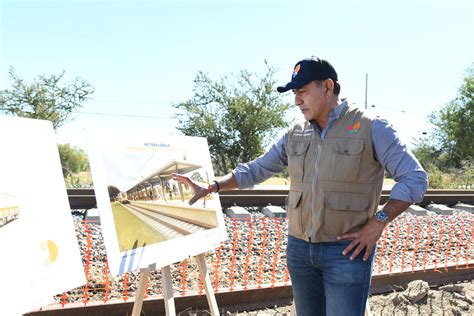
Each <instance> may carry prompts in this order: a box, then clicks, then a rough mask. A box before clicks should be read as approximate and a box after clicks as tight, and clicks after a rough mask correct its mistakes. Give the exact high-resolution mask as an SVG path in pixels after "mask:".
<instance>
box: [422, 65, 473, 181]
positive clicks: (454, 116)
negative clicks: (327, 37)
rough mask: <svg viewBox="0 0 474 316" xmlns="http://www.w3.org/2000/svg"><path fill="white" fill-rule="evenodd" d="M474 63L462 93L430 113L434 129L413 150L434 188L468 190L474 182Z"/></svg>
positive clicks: (467, 72) (465, 78) (461, 89)
mask: <svg viewBox="0 0 474 316" xmlns="http://www.w3.org/2000/svg"><path fill="white" fill-rule="evenodd" d="M473 112H474V64H472V65H471V66H470V67H469V68H468V69H467V71H466V76H465V77H464V80H463V83H462V85H461V87H460V88H459V92H458V96H457V97H456V98H455V99H454V100H452V101H451V102H449V103H448V104H446V105H445V106H444V107H443V108H441V109H440V110H439V111H435V112H433V113H432V114H431V115H430V118H429V119H430V122H431V124H433V126H434V132H433V134H432V135H430V136H429V137H425V138H422V139H419V140H416V141H415V145H416V149H415V150H414V151H413V152H414V154H415V156H416V157H417V158H418V160H419V161H420V163H421V164H422V165H423V167H424V168H425V170H427V172H428V176H429V182H430V187H431V188H433V189H440V188H444V189H448V188H452V189H462V188H464V189H468V188H472V186H473V182H474V179H473V178H474V175H473V173H474V136H473V135H474V113H473Z"/></svg>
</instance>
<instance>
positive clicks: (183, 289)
mask: <svg viewBox="0 0 474 316" xmlns="http://www.w3.org/2000/svg"><path fill="white" fill-rule="evenodd" d="M187 268H188V259H184V260H183V261H182V263H181V296H184V295H185V294H186V270H187Z"/></svg>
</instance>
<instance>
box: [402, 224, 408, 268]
mask: <svg viewBox="0 0 474 316" xmlns="http://www.w3.org/2000/svg"><path fill="white" fill-rule="evenodd" d="M405 231H406V237H405V245H404V246H403V250H402V264H401V266H402V272H403V270H404V269H405V254H406V251H407V248H408V243H409V241H410V223H408V220H407V218H406V217H405Z"/></svg>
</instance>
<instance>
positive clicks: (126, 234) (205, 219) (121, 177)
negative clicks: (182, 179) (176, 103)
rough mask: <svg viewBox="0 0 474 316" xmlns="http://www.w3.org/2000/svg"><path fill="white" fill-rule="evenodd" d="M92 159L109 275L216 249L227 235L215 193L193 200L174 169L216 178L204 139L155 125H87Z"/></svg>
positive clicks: (205, 178) (206, 179) (206, 178)
mask: <svg viewBox="0 0 474 316" xmlns="http://www.w3.org/2000/svg"><path fill="white" fill-rule="evenodd" d="M87 134H88V135H87V136H88V137H87V142H88V150H89V159H90V164H91V170H92V177H93V181H94V189H95V194H96V199H97V205H98V208H99V215H100V221H101V226H102V233H103V235H104V241H105V245H106V249H107V257H108V260H109V267H110V271H111V273H112V274H113V275H120V274H123V273H124V272H128V271H132V270H134V269H137V268H145V267H148V266H150V265H152V267H153V268H155V269H158V268H161V267H163V266H167V265H170V264H172V263H174V262H177V261H180V260H183V259H185V258H187V257H189V256H194V255H198V254H201V253H204V252H206V251H209V250H211V249H214V248H216V247H218V245H219V242H220V241H222V240H224V239H225V238H226V231H225V224H224V219H223V216H222V210H221V205H220V201H219V198H218V196H217V195H216V194H213V195H211V196H208V197H207V198H206V199H203V200H199V201H197V202H196V203H195V204H193V205H191V206H190V205H189V203H188V201H189V199H190V198H191V197H192V196H193V190H192V188H190V187H188V186H186V185H182V184H180V183H178V182H176V181H174V180H173V179H172V174H173V173H179V174H183V175H186V176H189V177H190V178H192V179H194V180H196V181H199V182H201V183H209V182H210V181H212V180H214V173H213V170H212V164H211V159H210V155H209V150H208V145H207V140H206V139H205V138H199V137H184V136H183V137H179V136H165V135H162V134H161V135H160V133H157V132H155V131H144V132H131V131H128V130H125V131H110V130H107V131H104V130H89V131H88V133H87Z"/></svg>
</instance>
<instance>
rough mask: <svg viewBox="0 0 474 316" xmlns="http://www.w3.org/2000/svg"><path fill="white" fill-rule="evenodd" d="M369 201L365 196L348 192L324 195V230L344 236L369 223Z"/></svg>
mask: <svg viewBox="0 0 474 316" xmlns="http://www.w3.org/2000/svg"><path fill="white" fill-rule="evenodd" d="M368 205H369V200H368V198H367V196H366V195H365V194H358V193H346V192H325V193H324V206H325V207H324V229H325V231H326V232H327V233H329V234H333V235H342V234H345V233H347V232H350V231H352V230H354V229H355V228H359V227H360V226H362V225H364V224H365V223H366V222H367V208H368Z"/></svg>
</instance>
